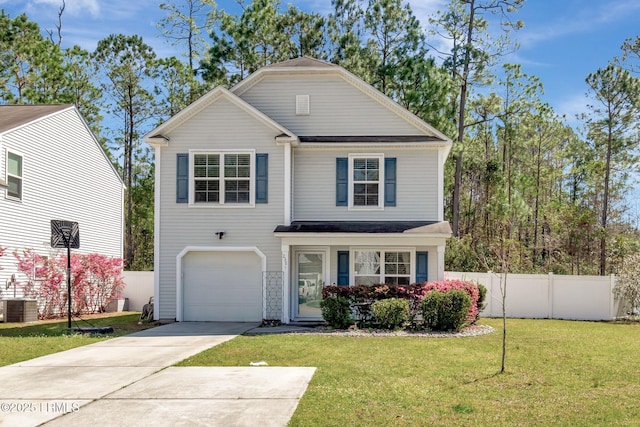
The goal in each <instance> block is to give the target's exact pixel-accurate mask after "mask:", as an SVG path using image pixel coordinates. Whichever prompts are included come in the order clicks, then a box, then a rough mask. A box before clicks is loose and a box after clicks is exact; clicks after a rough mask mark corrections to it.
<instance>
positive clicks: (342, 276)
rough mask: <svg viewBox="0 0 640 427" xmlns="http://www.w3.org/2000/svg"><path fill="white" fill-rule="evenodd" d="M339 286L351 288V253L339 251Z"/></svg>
mask: <svg viewBox="0 0 640 427" xmlns="http://www.w3.org/2000/svg"><path fill="white" fill-rule="evenodd" d="M338 286H349V251H338Z"/></svg>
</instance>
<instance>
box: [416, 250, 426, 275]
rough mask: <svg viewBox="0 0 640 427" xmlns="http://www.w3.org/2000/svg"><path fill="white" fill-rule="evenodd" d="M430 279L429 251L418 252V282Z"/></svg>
mask: <svg viewBox="0 0 640 427" xmlns="http://www.w3.org/2000/svg"><path fill="white" fill-rule="evenodd" d="M427 280H429V252H416V283H424V282H426V281H427Z"/></svg>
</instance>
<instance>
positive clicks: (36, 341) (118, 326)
mask: <svg viewBox="0 0 640 427" xmlns="http://www.w3.org/2000/svg"><path fill="white" fill-rule="evenodd" d="M83 317H85V316H83ZM86 318H87V319H88V321H89V322H90V324H88V323H86V322H83V321H79V322H77V323H76V322H75V321H73V322H72V324H71V326H72V327H74V328H75V327H89V326H96V327H98V326H113V329H114V332H113V333H111V334H107V335H93V336H92V335H81V334H72V335H70V334H67V333H65V329H67V320H66V319H65V320H45V321H38V322H31V323H0V366H5V365H10V364H12V363H17V362H22V361H23V360H29V359H33V358H34V357H39V356H44V355H47V354H51V353H57V352H59V351H64V350H68V349H70V348H74V347H79V346H81V345H87V344H91V343H94V342H97V341H103V340H106V339H109V338H113V337H118V336H121V335H127V334H131V333H133V332H137V331H140V330H142V329H147V328H149V327H152V326H154V325H153V324H150V323H147V322H143V324H142V325H138V319H139V318H140V313H135V312H134V313H115V314H108V315H101V316H97V317H96V316H86Z"/></svg>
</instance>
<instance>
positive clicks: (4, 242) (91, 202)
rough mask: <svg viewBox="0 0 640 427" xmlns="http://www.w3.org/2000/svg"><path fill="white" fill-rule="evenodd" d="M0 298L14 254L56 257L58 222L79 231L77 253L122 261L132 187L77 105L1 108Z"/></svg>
mask: <svg viewBox="0 0 640 427" xmlns="http://www.w3.org/2000/svg"><path fill="white" fill-rule="evenodd" d="M0 180H2V181H3V183H2V184H4V185H3V186H2V187H0V247H4V248H6V252H5V255H4V256H3V257H0V267H2V270H0V290H2V291H3V292H4V296H13V289H7V282H8V281H9V280H10V278H11V276H12V275H14V274H15V275H16V276H15V277H16V279H17V280H18V281H21V280H24V277H22V276H21V275H20V274H19V273H17V266H16V259H15V258H14V257H13V255H12V252H13V251H16V250H18V251H21V250H23V249H25V248H31V249H34V250H35V251H36V252H37V253H39V254H40V255H44V256H51V255H54V254H55V253H56V251H57V250H53V249H51V246H50V241H51V220H53V219H55V220H66V221H74V222H77V223H78V225H79V230H80V249H74V252H81V253H100V254H104V255H108V256H112V257H122V243H123V242H122V235H123V234H122V233H123V208H122V206H123V195H124V184H123V182H122V180H121V179H120V177H119V176H118V173H117V171H116V170H115V169H114V167H113V165H112V164H111V162H110V160H109V159H108V157H107V156H106V154H105V153H104V150H103V149H102V147H101V146H100V143H99V142H98V141H97V140H96V138H95V136H94V135H93V133H92V132H91V130H90V129H89V127H88V126H87V124H86V123H85V121H84V119H83V118H82V116H81V115H80V113H79V111H78V109H77V108H76V107H75V106H73V105H0Z"/></svg>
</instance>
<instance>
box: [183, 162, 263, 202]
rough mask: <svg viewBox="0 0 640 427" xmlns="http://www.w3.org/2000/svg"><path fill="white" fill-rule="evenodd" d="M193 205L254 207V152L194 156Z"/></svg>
mask: <svg viewBox="0 0 640 427" xmlns="http://www.w3.org/2000/svg"><path fill="white" fill-rule="evenodd" d="M192 156H193V162H192V164H193V172H192V177H193V187H192V188H193V194H192V197H193V198H192V200H193V203H194V204H216V205H253V203H254V194H253V190H252V188H253V186H254V176H253V175H254V172H253V171H254V158H255V154H254V153H253V152H193V153H192Z"/></svg>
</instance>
